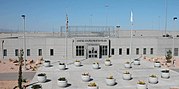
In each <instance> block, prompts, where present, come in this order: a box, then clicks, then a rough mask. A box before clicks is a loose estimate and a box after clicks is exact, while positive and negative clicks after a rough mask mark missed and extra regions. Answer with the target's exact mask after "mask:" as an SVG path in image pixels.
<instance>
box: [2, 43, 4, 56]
mask: <svg viewBox="0 0 179 89" xmlns="http://www.w3.org/2000/svg"><path fill="white" fill-rule="evenodd" d="M2 52H3V53H2V58H3V59H4V40H2Z"/></svg>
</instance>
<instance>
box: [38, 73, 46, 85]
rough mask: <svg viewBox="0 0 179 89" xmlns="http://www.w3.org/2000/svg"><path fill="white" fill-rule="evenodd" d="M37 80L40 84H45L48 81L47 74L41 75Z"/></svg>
mask: <svg viewBox="0 0 179 89" xmlns="http://www.w3.org/2000/svg"><path fill="white" fill-rule="evenodd" d="M37 80H38V82H40V83H45V81H46V80H47V76H46V74H45V73H40V74H38V75H37Z"/></svg>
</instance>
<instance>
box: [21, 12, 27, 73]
mask: <svg viewBox="0 0 179 89" xmlns="http://www.w3.org/2000/svg"><path fill="white" fill-rule="evenodd" d="M21 17H22V18H23V25H24V28H23V33H24V70H26V36H25V15H21Z"/></svg>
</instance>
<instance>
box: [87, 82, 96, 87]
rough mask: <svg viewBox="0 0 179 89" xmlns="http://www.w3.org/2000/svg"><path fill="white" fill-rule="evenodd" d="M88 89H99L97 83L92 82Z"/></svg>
mask: <svg viewBox="0 0 179 89" xmlns="http://www.w3.org/2000/svg"><path fill="white" fill-rule="evenodd" d="M88 89H98V86H97V85H96V83H95V82H91V83H89V84H88Z"/></svg>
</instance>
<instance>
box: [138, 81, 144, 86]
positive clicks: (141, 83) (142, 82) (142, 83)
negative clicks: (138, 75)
mask: <svg viewBox="0 0 179 89" xmlns="http://www.w3.org/2000/svg"><path fill="white" fill-rule="evenodd" d="M137 84H140V85H145V82H144V81H141V80H139V81H138V82H137Z"/></svg>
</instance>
